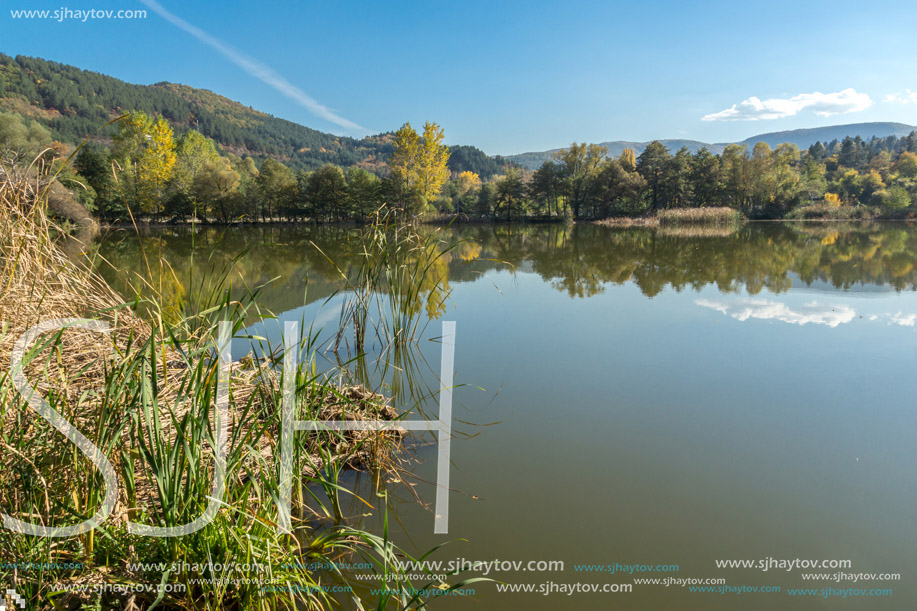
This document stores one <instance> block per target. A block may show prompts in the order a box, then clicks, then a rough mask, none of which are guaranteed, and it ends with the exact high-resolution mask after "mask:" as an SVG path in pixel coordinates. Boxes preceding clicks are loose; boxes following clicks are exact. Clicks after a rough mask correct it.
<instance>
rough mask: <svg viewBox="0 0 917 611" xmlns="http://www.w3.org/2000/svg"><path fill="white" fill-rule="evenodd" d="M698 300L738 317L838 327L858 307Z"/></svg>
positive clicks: (765, 301) (705, 305) (848, 319)
mask: <svg viewBox="0 0 917 611" xmlns="http://www.w3.org/2000/svg"><path fill="white" fill-rule="evenodd" d="M694 303H696V304H697V305H699V306H702V307H705V308H711V309H713V310H716V311H718V312H722V313H723V314H726V315H727V316H731V317H732V318H735V319H736V320H741V321H746V320H748V319H749V318H760V319H763V320H771V319H773V320H780V321H783V322H787V323H791V324H796V325H806V324H809V323H812V324H816V325H827V326H829V327H836V326H838V325H840V324H844V323H848V322H850V321H851V320H853V319H854V318H855V317H856V311H855V310H854V309H853V308H851V307H850V306H846V305H834V306H831V305H821V304H819V303H818V302H817V301H812V302H809V303H806V304H803V305H802V306H801V307H796V308H791V307H790V306H788V305H786V304H785V303H780V302H779V301H771V300H770V299H737V300H735V301H733V302H726V301H713V300H710V299H698V300H696V301H695V302H694Z"/></svg>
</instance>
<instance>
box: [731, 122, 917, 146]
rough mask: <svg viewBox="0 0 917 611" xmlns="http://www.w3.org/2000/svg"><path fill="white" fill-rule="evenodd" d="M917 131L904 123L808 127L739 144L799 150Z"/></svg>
mask: <svg viewBox="0 0 917 611" xmlns="http://www.w3.org/2000/svg"><path fill="white" fill-rule="evenodd" d="M915 129H917V127H914V126H913V125H905V124H904V123H890V122H876V123H850V124H847V125H828V126H826V127H810V128H807V129H793V130H788V131H782V132H771V133H767V134H759V135H757V136H752V137H751V138H746V139H745V140H743V141H742V142H740V143H739V144H744V145H746V146H748V148H753V147H754V146H755V144H757V143H758V142H765V143H767V144H768V145H770V146H771V148H773V147H776V146H777V145H778V144H783V143H784V142H789V143H790V144H795V145H796V146H798V147H799V148H801V149H804V148H809V147H810V146H812V145H813V144H815V143H816V142H822V143H825V144H826V143H828V142H831V141H833V140H837V141H838V142H840V141H842V140H843V139H844V138H857V137H859V138H862V139H863V140H871V139H872V138H888V137H889V136H895V137H896V138H902V137H904V136H907V135H908V134H910V133H911V132H912V131H914V130H915Z"/></svg>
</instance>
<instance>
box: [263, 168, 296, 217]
mask: <svg viewBox="0 0 917 611" xmlns="http://www.w3.org/2000/svg"><path fill="white" fill-rule="evenodd" d="M255 184H256V185H257V197H258V203H259V208H260V214H261V220H262V221H266V220H268V219H273V218H275V215H277V214H279V213H286V212H287V211H288V208H290V207H292V205H293V202H294V201H295V199H296V176H295V175H294V174H293V171H292V170H291V169H290V168H288V167H287V166H285V165H283V164H282V163H280V162H279V161H277V160H275V159H270V158H268V159H265V160H264V163H263V164H261V170H260V171H259V172H258V177H257V178H255Z"/></svg>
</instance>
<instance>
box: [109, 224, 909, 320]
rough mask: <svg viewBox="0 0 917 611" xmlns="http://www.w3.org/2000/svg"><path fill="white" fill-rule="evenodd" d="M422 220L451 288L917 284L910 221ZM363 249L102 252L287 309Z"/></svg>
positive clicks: (174, 281) (256, 239)
mask: <svg viewBox="0 0 917 611" xmlns="http://www.w3.org/2000/svg"><path fill="white" fill-rule="evenodd" d="M420 231H421V232H432V231H441V232H442V234H441V244H442V246H443V248H445V247H446V245H447V244H448V243H455V242H458V246H457V247H455V248H454V249H452V250H449V251H448V252H445V254H444V255H443V257H442V258H441V259H440V260H439V261H438V269H437V270H435V272H436V274H437V275H438V276H441V277H442V278H443V279H444V280H445V282H446V287H445V288H446V289H448V288H449V286H450V285H454V284H456V283H464V282H477V281H479V280H480V279H481V278H482V277H483V275H484V274H485V273H486V272H488V271H490V270H495V269H511V270H515V271H518V272H531V273H535V274H537V275H538V276H540V277H541V278H542V279H544V280H546V281H547V282H548V283H549V284H550V285H551V286H552V287H554V288H555V289H556V290H558V291H562V292H564V293H566V294H568V295H569V296H570V297H572V298H588V297H590V296H593V295H596V294H599V293H602V292H604V291H605V289H606V287H607V286H608V285H615V284H624V283H628V282H633V283H634V284H635V285H637V286H638V287H639V288H640V291H641V292H642V293H643V294H644V295H646V296H647V297H649V298H653V297H655V296H657V295H658V294H659V293H661V292H662V291H664V290H666V288H671V289H674V290H676V291H682V290H684V289H695V290H698V289H701V288H703V287H705V286H711V285H712V286H715V287H717V288H718V289H719V291H720V292H722V293H735V292H740V291H744V292H747V293H748V294H749V295H756V294H758V293H760V292H761V291H762V290H765V289H766V290H768V291H770V292H772V293H782V292H785V291H787V290H789V289H790V288H791V287H793V288H799V287H806V286H812V287H817V286H818V285H821V284H827V285H829V286H830V287H833V288H834V289H845V290H871V289H873V290H874V289H879V288H883V287H887V288H889V289H893V290H897V291H902V290H914V289H915V287H917V270H915V269H914V261H915V260H917V228H915V227H914V226H911V225H905V224H872V225H864V224H860V225H836V226H835V225H824V224H813V225H809V224H799V223H797V224H766V225H764V224H761V225H755V224H752V225H748V226H746V227H745V228H742V229H740V230H739V231H737V232H735V233H732V234H729V235H722V233H716V232H714V233H713V234H712V235H705V234H703V233H700V234H698V232H687V233H679V232H671V231H669V232H661V231H656V230H652V229H644V228H628V229H608V228H603V227H596V226H591V225H575V226H572V227H568V226H561V225H549V226H545V225H493V226H470V227H469V226H465V227H457V228H445V229H441V230H437V229H434V228H430V227H421V228H420ZM141 244H142V246H143V249H144V250H145V251H146V260H149V261H153V262H156V261H158V260H159V259H160V258H162V259H163V260H166V261H168V263H169V266H170V267H169V268H160V267H159V266H158V265H156V264H153V265H151V266H150V269H149V270H147V269H146V263H145V260H144V257H142V256H139V255H140V252H141ZM361 250H362V249H361V231H360V230H359V229H356V228H347V227H337V226H330V227H312V226H297V227H284V226H275V227H238V228H228V229H225V228H213V227H207V228H202V229H198V230H197V231H193V232H192V230H191V229H189V228H178V229H176V228H170V229H149V230H146V231H144V233H143V234H142V236H141V237H138V236H137V235H135V234H132V233H131V232H128V231H114V232H110V233H108V234H106V235H104V236H103V238H102V243H101V245H100V253H101V254H102V255H103V256H104V257H105V258H106V259H107V260H109V261H111V263H112V264H113V265H114V266H115V267H116V268H118V269H121V270H128V271H134V272H138V273H140V274H142V275H143V276H145V277H148V278H149V277H152V280H151V282H152V284H153V285H154V286H162V287H163V288H164V289H165V290H163V291H162V292H163V293H164V294H173V295H175V298H176V299H179V298H184V299H189V298H191V297H190V296H191V295H192V294H193V292H194V291H193V289H194V288H195V286H196V285H195V282H197V283H200V279H201V278H202V277H203V276H204V275H205V274H206V272H207V271H208V270H222V269H224V268H231V270H232V273H231V274H230V276H229V278H230V280H231V281H233V282H234V284H235V286H236V290H237V291H241V290H243V288H242V287H253V286H261V285H264V288H263V291H262V303H263V304H264V305H265V306H266V307H268V308H270V309H272V310H274V311H276V312H282V311H286V310H289V309H292V308H295V307H299V306H302V305H303V304H304V303H312V302H315V301H319V300H323V299H326V298H327V297H328V296H330V295H332V294H334V293H335V292H336V291H338V290H340V289H341V288H343V287H344V283H343V282H342V273H341V272H342V270H343V271H345V272H346V270H347V269H348V267H350V266H356V265H358V264H359V256H360V254H359V253H360V252H361ZM162 269H166V270H167V271H166V273H162V271H161V270H162ZM103 273H105V274H106V276H107V277H108V278H109V279H110V280H111V281H112V282H113V283H114V284H115V285H116V286H117V287H118V288H119V289H121V290H122V291H123V292H124V293H126V294H131V293H132V291H131V290H130V289H129V287H128V286H127V278H128V277H129V274H124V273H120V274H114V273H111V272H110V271H106V270H103ZM135 284H136V282H135ZM423 305H424V306H426V304H423ZM439 313H440V312H437V314H439ZM730 315H732V314H731V313H730ZM807 315H811V313H808V314H807ZM749 316H752V314H749ZM791 316H792V315H791ZM827 320H833V319H832V318H831V317H828V318H827Z"/></svg>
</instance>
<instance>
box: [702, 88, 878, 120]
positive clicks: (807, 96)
mask: <svg viewBox="0 0 917 611" xmlns="http://www.w3.org/2000/svg"><path fill="white" fill-rule="evenodd" d="M870 106H872V98H870V97H869V94H867V93H858V92H857V91H856V89H844V90H843V91H838V92H837V93H820V92H818V91H816V92H815V93H800V94H799V95H795V96H793V97H791V98H771V99H769V100H761V99H759V98H756V97H751V98H748V99H747V100H743V101H741V102H739V103H738V104H733V105H732V106H731V107H730V108H727V109H726V110H721V111H720V112H715V113H713V114H710V115H706V116H704V117H703V120H704V121H759V120H767V119H782V118H784V117H792V116H793V115H795V114H798V113H799V112H801V111H803V110H807V109H808V110H811V111H814V112H815V114H816V115H819V116H821V117H830V116H831V115H838V114H843V113H848V112H859V111H861V110H866V109H867V108H869V107H870Z"/></svg>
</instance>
